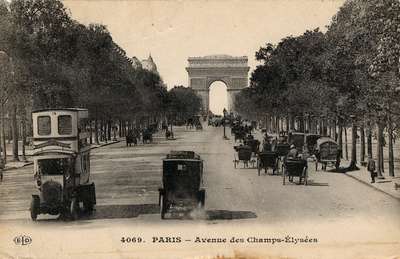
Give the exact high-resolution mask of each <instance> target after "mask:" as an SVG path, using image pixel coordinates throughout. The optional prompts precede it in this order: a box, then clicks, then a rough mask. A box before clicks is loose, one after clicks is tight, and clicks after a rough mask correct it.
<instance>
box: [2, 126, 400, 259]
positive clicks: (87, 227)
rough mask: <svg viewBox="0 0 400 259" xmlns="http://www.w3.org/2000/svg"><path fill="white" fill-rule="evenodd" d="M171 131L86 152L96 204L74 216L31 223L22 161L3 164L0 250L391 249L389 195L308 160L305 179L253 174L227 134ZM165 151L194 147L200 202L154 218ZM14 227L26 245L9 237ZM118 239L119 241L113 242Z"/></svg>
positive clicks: (119, 254) (152, 253)
mask: <svg viewBox="0 0 400 259" xmlns="http://www.w3.org/2000/svg"><path fill="white" fill-rule="evenodd" d="M228 135H229V134H228ZM175 136H176V137H177V139H176V140H170V141H167V140H165V139H163V138H161V137H159V138H156V139H155V141H156V143H154V144H148V145H139V146H137V147H126V146H125V143H124V142H120V143H117V144H113V145H109V146H105V147H102V148H98V149H95V150H93V151H92V158H91V171H92V179H93V180H94V182H95V183H96V194H97V206H96V212H95V213H94V215H92V216H85V215H82V218H81V220H79V221H76V222H65V221H62V220H60V219H58V218H57V217H56V216H46V215H39V220H38V221H37V222H32V221H31V220H30V218H29V210H28V208H29V203H30V195H31V194H32V193H34V192H35V190H34V186H33V176H32V167H31V166H29V167H25V168H22V169H18V170H13V171H9V172H6V174H5V177H4V182H3V183H1V185H0V194H1V197H0V208H1V212H0V227H1V228H0V229H1V231H2V232H0V233H1V234H0V251H2V252H1V253H0V258H2V256H3V257H4V258H8V257H7V256H11V255H12V256H13V257H10V258H17V256H20V257H24V258H214V257H215V256H217V255H226V256H232V255H234V254H236V255H246V256H253V258H281V257H285V256H286V257H289V258H391V257H393V256H400V242H399V241H400V202H399V201H398V200H395V199H393V198H391V197H389V196H387V195H385V194H383V193H380V192H378V191H375V190H373V189H371V188H370V187H368V186H365V185H363V184H361V183H359V182H357V181H355V180H353V179H351V178H349V177H347V176H346V175H344V174H338V173H329V172H322V171H318V172H315V168H314V164H313V163H312V162H310V163H309V175H310V180H309V185H308V186H304V185H297V184H289V185H285V186H283V185H282V177H281V176H279V175H269V174H261V176H258V175H257V170H256V169H243V168H242V165H240V166H239V168H238V169H234V167H233V162H232V160H233V157H234V150H233V148H232V146H233V140H232V139H230V140H223V138H222V128H214V127H205V129H204V130H203V131H194V130H186V129H184V128H177V129H176V132H175ZM170 150H194V151H196V152H198V153H199V154H200V155H201V157H202V158H203V160H204V184H205V187H206V205H205V210H204V211H196V212H195V213H193V214H192V216H193V218H194V219H179V218H178V219H167V220H161V219H160V214H159V207H158V188H159V187H160V186H161V184H162V183H161V175H162V163H161V159H162V158H163V157H164V156H165V154H166V153H168V152H169V151H170ZM19 235H28V236H29V237H31V238H32V243H31V244H29V245H26V246H23V247H20V246H18V245H16V244H15V243H14V242H13V238H14V237H15V236H19ZM128 237H130V239H129V240H131V241H130V242H129V243H128V242H121V240H122V239H123V238H125V241H126V238H128ZM133 237H135V238H136V241H138V240H139V239H140V240H141V241H140V242H139V243H138V242H136V243H134V242H132V239H131V238H133ZM167 237H168V238H167ZM208 238H210V239H208ZM225 239H226V240H225ZM161 241H163V242H161ZM231 241H232V242H231ZM306 241H307V242H306ZM43 249H46V253H44V252H43ZM310 254H311V255H312V256H310ZM39 255H40V256H39ZM200 256H202V257H200ZM394 258H395V257H394Z"/></svg>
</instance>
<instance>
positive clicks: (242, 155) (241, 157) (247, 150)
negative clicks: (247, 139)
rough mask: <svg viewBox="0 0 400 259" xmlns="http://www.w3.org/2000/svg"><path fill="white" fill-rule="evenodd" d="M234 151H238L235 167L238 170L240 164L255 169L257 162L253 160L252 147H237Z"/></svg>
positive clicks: (234, 162) (234, 161) (235, 157)
mask: <svg viewBox="0 0 400 259" xmlns="http://www.w3.org/2000/svg"><path fill="white" fill-rule="evenodd" d="M234 149H235V150H236V153H237V154H235V156H234V160H233V165H234V167H235V168H236V167H237V166H238V164H239V163H240V162H243V167H244V168H247V167H249V163H250V164H251V165H252V167H254V163H255V160H252V159H251V154H252V151H251V147H250V146H247V145H241V146H235V147H234Z"/></svg>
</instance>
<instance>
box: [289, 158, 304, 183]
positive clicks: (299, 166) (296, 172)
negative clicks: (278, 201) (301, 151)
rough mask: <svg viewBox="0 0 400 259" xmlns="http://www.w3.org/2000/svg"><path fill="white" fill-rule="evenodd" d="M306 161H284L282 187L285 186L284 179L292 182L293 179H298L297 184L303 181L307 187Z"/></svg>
mask: <svg viewBox="0 0 400 259" xmlns="http://www.w3.org/2000/svg"><path fill="white" fill-rule="evenodd" d="M307 169H308V167H307V160H305V159H286V160H285V161H284V163H283V185H285V184H286V178H288V179H289V182H293V177H298V178H299V184H301V182H302V180H304V185H307V179H308V171H307Z"/></svg>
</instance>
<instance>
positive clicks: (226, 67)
mask: <svg viewBox="0 0 400 259" xmlns="http://www.w3.org/2000/svg"><path fill="white" fill-rule="evenodd" d="M247 61H248V58H247V57H246V56H242V57H232V56H228V55H215V56H205V57H189V58H188V62H189V65H188V67H187V68H186V71H187V72H188V75H189V87H191V88H192V89H193V90H195V91H196V93H197V94H198V95H199V96H200V97H201V99H202V101H203V112H208V111H209V92H210V86H211V84H212V83H213V82H215V81H222V82H224V83H225V85H226V88H227V91H228V111H231V112H232V111H234V110H235V108H234V107H233V101H234V96H235V94H236V93H238V92H239V91H240V90H242V89H243V88H245V87H247V82H248V72H249V69H250V67H249V66H248V64H247Z"/></svg>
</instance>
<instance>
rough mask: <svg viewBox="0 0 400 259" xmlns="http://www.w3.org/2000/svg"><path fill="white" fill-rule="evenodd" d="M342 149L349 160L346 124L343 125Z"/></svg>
mask: <svg viewBox="0 0 400 259" xmlns="http://www.w3.org/2000/svg"><path fill="white" fill-rule="evenodd" d="M344 151H345V152H346V160H349V149H348V143H347V126H345V127H344Z"/></svg>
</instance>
